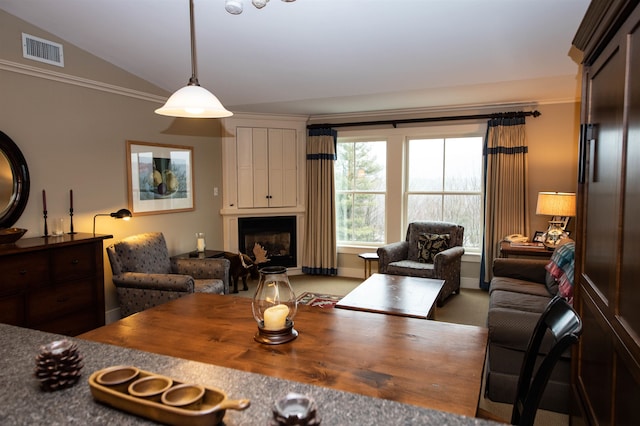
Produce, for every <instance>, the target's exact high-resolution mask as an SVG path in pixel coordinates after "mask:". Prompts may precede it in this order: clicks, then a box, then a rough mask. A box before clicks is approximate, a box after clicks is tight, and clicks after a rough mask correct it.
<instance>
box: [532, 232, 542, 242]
mask: <svg viewBox="0 0 640 426" xmlns="http://www.w3.org/2000/svg"><path fill="white" fill-rule="evenodd" d="M543 234H544V231H536V233H535V234H533V242H534V243H544V240H543V239H542V235H543Z"/></svg>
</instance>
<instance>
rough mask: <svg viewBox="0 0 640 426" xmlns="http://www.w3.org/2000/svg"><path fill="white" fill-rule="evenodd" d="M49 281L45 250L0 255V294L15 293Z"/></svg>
mask: <svg viewBox="0 0 640 426" xmlns="http://www.w3.org/2000/svg"><path fill="white" fill-rule="evenodd" d="M47 281H49V256H48V255H47V252H33V253H29V254H25V255H21V256H2V257H0V294H8V293H15V292H16V291H20V290H21V289H24V288H26V287H27V286H29V285H37V284H40V283H45V282H47Z"/></svg>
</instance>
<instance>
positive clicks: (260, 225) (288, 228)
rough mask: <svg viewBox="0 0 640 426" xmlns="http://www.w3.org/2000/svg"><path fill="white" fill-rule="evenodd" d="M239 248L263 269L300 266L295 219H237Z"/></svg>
mask: <svg viewBox="0 0 640 426" xmlns="http://www.w3.org/2000/svg"><path fill="white" fill-rule="evenodd" d="M238 245H239V249H240V251H241V252H242V253H245V254H247V255H248V256H249V257H251V258H252V259H253V260H254V261H255V262H258V263H259V264H260V265H261V266H294V267H295V266H297V263H298V262H297V256H296V253H297V250H296V217H295V216H277V217H248V218H239V219H238Z"/></svg>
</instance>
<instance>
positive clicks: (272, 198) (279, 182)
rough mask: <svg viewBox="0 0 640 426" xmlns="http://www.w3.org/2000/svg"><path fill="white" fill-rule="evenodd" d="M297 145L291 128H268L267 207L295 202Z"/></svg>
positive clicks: (294, 132)
mask: <svg viewBox="0 0 640 426" xmlns="http://www.w3.org/2000/svg"><path fill="white" fill-rule="evenodd" d="M296 148H297V145H296V131H295V130H293V129H269V207H292V206H295V205H296V202H297V192H298V179H297V177H298V174H297V169H298V168H297V150H296Z"/></svg>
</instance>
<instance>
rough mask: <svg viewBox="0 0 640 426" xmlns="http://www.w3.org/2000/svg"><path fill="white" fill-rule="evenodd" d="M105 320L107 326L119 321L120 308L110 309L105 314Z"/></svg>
mask: <svg viewBox="0 0 640 426" xmlns="http://www.w3.org/2000/svg"><path fill="white" fill-rule="evenodd" d="M104 319H105V322H106V323H107V324H111V323H112V322H116V321H118V320H119V319H120V308H115V309H110V310H108V311H107V312H105V318H104Z"/></svg>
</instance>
